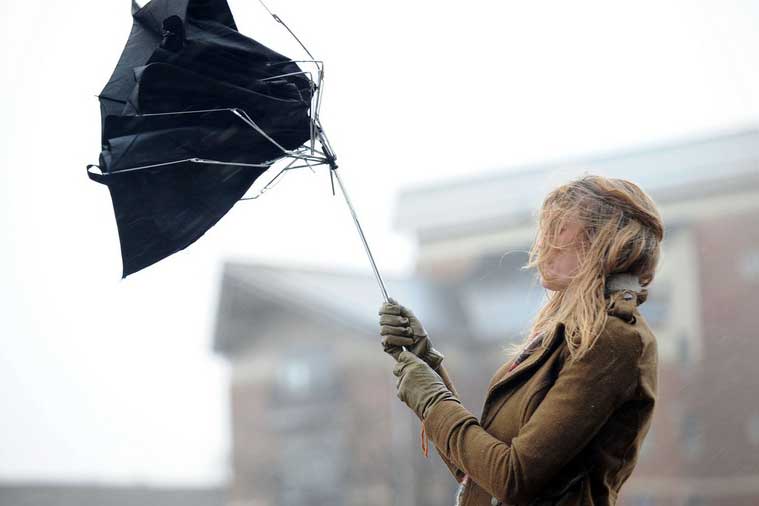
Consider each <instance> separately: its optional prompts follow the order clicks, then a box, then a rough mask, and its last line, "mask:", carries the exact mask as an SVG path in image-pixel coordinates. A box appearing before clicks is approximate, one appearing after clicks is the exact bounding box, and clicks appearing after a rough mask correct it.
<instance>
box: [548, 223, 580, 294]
mask: <svg viewBox="0 0 759 506" xmlns="http://www.w3.org/2000/svg"><path fill="white" fill-rule="evenodd" d="M581 232H582V224H581V223H579V222H578V221H573V220H568V221H567V222H566V224H565V225H564V226H563V227H562V229H561V231H560V232H559V235H558V238H557V247H556V248H555V249H554V251H552V252H550V255H549V261H548V262H547V263H546V264H545V265H544V266H543V267H542V268H540V269H538V270H539V272H540V282H541V284H542V285H543V286H544V287H545V288H547V289H548V290H553V291H559V290H564V289H565V288H566V287H567V286H569V282H570V281H571V280H572V277H573V276H574V275H575V274H576V273H577V269H578V267H579V265H580V250H579V244H580V241H578V240H577V239H578V238H579V237H580V233H581Z"/></svg>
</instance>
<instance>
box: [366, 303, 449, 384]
mask: <svg viewBox="0 0 759 506" xmlns="http://www.w3.org/2000/svg"><path fill="white" fill-rule="evenodd" d="M388 299H389V300H390V302H384V303H383V304H382V305H381V306H380V309H379V315H380V319H379V323H380V335H382V336H383V337H382V346H383V347H384V348H385V351H386V352H387V353H389V354H390V355H392V356H393V358H395V359H396V360H398V355H399V354H400V353H401V351H403V348H402V346H405V347H406V348H407V349H408V351H410V352H411V353H413V354H414V355H416V356H417V357H419V358H421V359H422V360H424V361H425V362H426V363H427V365H429V366H430V367H431V368H432V369H433V370H437V369H438V368H439V367H440V364H441V362H442V361H443V358H444V355H443V354H442V353H440V352H439V351H437V350H436V349H435V348H433V347H432V344H431V343H430V339H429V337H428V336H427V332H426V331H425V330H424V327H423V326H422V322H420V321H419V319H417V317H416V316H415V315H414V312H413V311H411V310H410V309H408V308H406V307H404V306H402V305H400V304H398V302H397V301H396V300H395V299H393V298H392V297H388Z"/></svg>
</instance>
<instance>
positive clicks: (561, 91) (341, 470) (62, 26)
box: [0, 0, 759, 506]
mask: <svg viewBox="0 0 759 506" xmlns="http://www.w3.org/2000/svg"><path fill="white" fill-rule="evenodd" d="M143 3H144V2H140V4H141V5H142V4H143ZM229 4H230V6H231V8H232V12H233V14H234V15H235V18H236V21H237V24H238V27H239V28H240V31H241V32H242V33H244V34H246V35H249V36H251V37H253V38H255V39H256V40H258V41H260V42H262V43H264V44H266V45H268V46H269V47H272V48H273V49H275V50H278V51H281V52H283V53H284V54H288V55H293V56H295V55H298V54H301V53H300V52H299V51H300V49H299V46H297V43H296V42H295V41H294V40H293V39H292V38H291V37H290V36H289V35H288V34H287V33H286V32H285V31H284V30H283V29H282V27H281V26H280V25H278V24H277V23H276V22H275V21H274V20H273V19H272V18H271V17H270V16H269V15H268V14H267V12H266V10H265V9H264V8H263V7H262V6H261V5H260V4H259V3H258V2H256V1H254V0H230V1H229ZM268 5H269V8H270V9H271V10H272V11H273V12H275V13H277V14H278V15H279V16H280V17H282V18H283V19H284V20H285V22H287V23H288V25H289V26H290V27H291V28H292V29H293V31H294V32H295V33H296V34H297V35H298V36H299V37H300V38H301V39H302V40H303V41H304V42H305V44H306V46H307V47H308V48H309V50H310V51H311V52H312V53H313V54H314V55H315V56H316V57H317V58H321V59H323V60H325V64H326V77H325V92H324V103H323V107H322V122H323V124H324V126H325V129H326V131H327V132H328V134H329V136H330V140H331V141H332V143H333V145H334V148H335V150H336V152H337V155H338V161H339V163H340V169H339V171H340V174H341V177H342V179H343V182H344V183H345V185H346V188H347V190H348V191H349V193H350V197H351V200H352V202H353V204H354V206H355V208H356V211H357V213H358V216H359V219H360V220H361V224H362V226H363V228H364V231H365V233H366V236H367V239H368V241H369V245H370V247H371V249H372V252H373V254H374V257H375V260H376V261H377V264H378V268H379V270H380V273H381V274H382V275H383V278H384V280H385V283H386V285H387V288H388V292H389V294H390V295H391V296H392V297H394V298H396V299H397V300H398V301H399V302H400V303H402V304H404V305H406V306H408V307H410V308H412V309H413V310H414V311H415V313H416V314H417V316H418V317H419V318H420V319H421V321H422V322H423V323H424V324H425V326H426V327H427V330H428V331H429V333H430V336H431V339H432V341H433V342H434V344H435V346H436V347H437V348H438V349H440V350H441V351H442V352H443V353H444V354H445V355H446V361H447V364H448V368H449V371H450V372H451V375H452V377H453V380H454V382H455V384H456V386H457V388H458V390H459V392H460V393H461V396H462V400H463V402H464V405H465V406H466V407H467V408H469V409H470V410H471V411H472V412H473V413H474V414H475V415H479V414H480V410H481V407H482V402H483V399H484V393H485V389H486V387H487V384H488V381H489V379H490V377H491V375H492V374H493V373H494V372H495V370H496V369H497V367H498V366H499V365H500V364H501V363H502V362H503V360H504V357H505V352H504V348H505V346H507V345H508V344H510V343H512V342H516V341H519V340H521V339H522V337H523V335H524V334H523V333H524V331H525V330H526V329H527V328H528V326H529V322H530V319H531V318H532V316H533V315H534V313H535V310H536V309H537V307H538V306H539V305H540V304H541V302H542V301H543V298H544V297H545V293H544V291H543V289H542V287H540V285H539V283H537V281H536V280H535V278H534V276H533V274H532V273H531V272H526V271H522V270H520V266H521V265H523V264H524V263H525V261H526V250H527V249H528V248H529V246H530V243H531V240H532V237H533V234H534V224H535V213H536V211H537V208H538V206H539V204H540V202H541V200H542V197H543V196H544V195H545V193H546V192H547V191H549V190H550V189H551V188H553V187H554V186H556V185H558V184H561V183H563V182H564V181H566V180H567V179H569V178H571V177H574V176H576V175H579V174H582V173H586V172H589V173H598V174H603V175H607V176H612V177H622V178H626V179H630V180H632V181H634V182H636V183H638V184H640V185H641V186H642V187H643V188H644V189H645V190H646V191H648V192H649V193H650V194H651V196H652V197H653V198H654V200H655V201H656V202H657V203H658V204H659V206H660V209H661V211H662V214H663V217H664V220H665V223H666V226H667V229H666V237H665V242H664V245H663V250H664V251H663V257H662V260H661V264H660V270H659V273H658V275H657V278H656V280H655V281H654V283H653V285H652V286H651V288H650V296H649V300H648V301H646V302H645V303H644V304H643V305H642V306H641V311H642V313H643V314H644V315H645V316H646V318H647V319H648V321H649V323H650V324H651V326H652V327H653V329H654V331H655V333H656V335H657V338H658V340H659V352H660V357H659V358H660V365H659V376H660V382H659V398H658V404H657V408H656V412H655V415H654V422H653V425H652V429H651V431H650V433H649V435H648V436H647V438H646V440H645V444H644V447H643V450H642V454H641V458H640V460H639V463H638V466H637V468H636V469H635V472H634V473H633V475H632V477H631V478H630V479H629V480H628V481H627V482H626V483H625V485H624V486H623V487H622V493H621V496H620V501H619V504H621V505H624V506H650V505H656V506H664V505H667V506H670V505H671V506H701V505H712V504H714V505H717V504H718V505H721V506H744V505H745V506H749V505H756V504H759V403H757V402H756V391H757V388H759V370H758V369H757V367H756V366H755V364H754V358H755V357H756V356H757V353H758V352H759V341H757V339H756V332H755V329H756V328H757V326H756V323H755V312H756V310H755V306H756V302H755V300H756V294H757V289H759V227H757V225H756V223H757V221H759V91H757V90H759V64H757V61H759V59H758V58H757V56H759V54H758V53H759V49H758V48H759V35H758V34H757V31H756V29H755V28H756V26H757V22H759V4H757V3H756V2H754V1H751V0H743V1H739V0H734V1H730V0H719V1H717V0H712V1H692V0H691V1H676V0H672V1H668V2H654V1H639V2H634V3H633V2H628V3H624V4H622V3H616V2H614V3H612V2H603V1H589V0H578V1H575V2H571V3H569V2H562V3H560V2H545V1H536V2H529V3H524V2H512V1H507V2H497V3H495V2H486V1H469V2H432V1H426V0H425V1H415V2H401V1H398V0H388V1H384V2H381V3H371V2H336V1H331V2H326V1H325V2H315V1H310V2H308V1H305V0H278V1H275V0H270V1H269V2H268ZM0 13H1V14H2V15H1V16H0V23H2V30H0V48H1V49H0V51H2V53H0V54H2V62H1V63H2V68H3V80H2V83H1V84H0V85H1V86H2V91H3V93H1V94H0V110H1V111H2V116H0V117H1V118H2V119H1V120H0V128H1V129H2V130H1V133H2V135H0V157H1V158H0V160H1V161H2V170H1V171H0V223H1V224H2V232H3V233H2V234H0V399H2V401H1V402H2V404H0V505H2V506H5V505H39V506H44V505H48V504H50V505H78V506H87V505H136V504H141V505H142V504H152V505H173V504H183V505H195V504H197V505H219V506H221V505H234V506H243V505H244V506H261V505H290V504H314V505H323V504H338V505H339V504H345V505H349V504H369V505H408V504H418V505H439V504H453V500H454V493H455V490H456V485H457V484H456V482H455V481H454V479H453V477H452V476H451V475H450V473H449V472H448V470H447V468H446V467H445V466H444V464H443V463H442V461H441V460H440V458H439V457H438V456H437V455H435V453H434V448H433V449H432V450H431V453H430V458H429V459H425V458H424V456H423V455H422V454H421V449H420V444H419V433H418V431H419V428H420V427H419V423H418V421H417V419H416V417H415V415H413V413H411V412H410V411H409V410H408V409H407V408H406V407H405V406H403V405H402V403H400V401H399V400H398V399H397V398H396V397H395V389H394V377H393V376H392V373H391V369H392V359H390V357H389V356H387V355H385V354H384V353H383V352H382V348H381V346H380V344H379V335H378V325H377V320H378V316H377V310H378V308H379V306H380V304H381V303H382V297H381V293H380V291H379V289H378V287H377V284H376V282H375V280H374V278H373V276H372V272H371V268H370V265H369V262H368V259H367V257H366V255H365V252H364V250H363V246H362V244H361V241H360V239H359V237H358V235H357V233H356V229H355V226H354V224H353V222H352V219H351V216H350V213H349V210H348V207H347V206H346V204H345V201H344V200H343V198H342V196H341V195H340V194H339V193H338V194H337V195H333V194H332V189H331V185H330V181H329V174H328V173H327V169H324V170H317V171H315V172H311V171H306V170H304V171H302V172H296V171H290V172H288V173H287V174H288V175H287V177H285V178H284V179H283V180H282V181H281V182H280V183H279V184H278V185H277V186H276V187H275V188H274V189H272V190H270V191H268V192H267V193H266V194H265V195H263V196H262V197H261V198H260V199H256V200H253V201H246V202H240V203H239V204H238V205H236V206H235V208H233V209H232V211H231V212H230V213H229V214H228V215H227V216H225V217H224V219H222V220H221V221H220V222H219V224H218V225H216V226H215V227H213V228H212V229H211V230H210V231H209V232H208V233H207V234H205V235H204V236H203V237H202V238H201V239H200V240H198V241H197V243H195V244H193V245H192V246H191V247H190V248H188V249H187V250H185V251H183V252H180V253H178V254H176V255H174V256H172V257H170V258H168V259H166V260H164V261H162V262H160V263H159V264H156V265H154V266H152V267H149V268H147V269H146V270H144V271H141V272H139V273H137V274H135V275H133V276H130V277H129V278H127V279H124V280H121V279H120V273H121V263H120V262H121V260H120V253H119V243H118V235H117V230H116V226H115V220H114V218H113V211H112V206H111V201H110V196H109V195H108V192H107V191H106V189H105V188H103V187H102V186H99V185H96V184H93V183H92V182H91V181H89V179H88V178H87V176H86V174H85V165H86V164H87V163H93V162H95V161H96V160H97V156H98V154H99V150H100V142H99V141H100V130H99V129H100V118H99V107H98V102H97V98H96V95H97V93H99V92H100V90H101V89H102V87H103V85H104V84H105V82H106V80H107V79H108V77H109V76H110V73H111V71H112V70H113V67H114V66H115V64H116V60H117V58H118V56H119V54H120V53H121V50H122V48H123V45H124V42H125V41H126V38H127V35H128V33H129V29H130V27H131V17H130V5H129V2H128V1H126V0H101V1H99V2H79V3H71V2H68V3H66V2H52V3H51V2H46V3H43V2H39V1H23V2H22V1H21V0H6V1H5V2H3V3H2V4H1V5H0ZM273 170H274V169H273ZM272 175H273V174H272ZM266 176H267V175H264V176H263V177H261V178H259V179H260V182H261V185H262V184H265V182H267V181H268V180H269V179H270V178H269V177H266ZM259 186H260V185H259ZM256 189H257V188H256V187H254V191H255V190H256ZM337 191H338V192H339V189H338V190H337Z"/></svg>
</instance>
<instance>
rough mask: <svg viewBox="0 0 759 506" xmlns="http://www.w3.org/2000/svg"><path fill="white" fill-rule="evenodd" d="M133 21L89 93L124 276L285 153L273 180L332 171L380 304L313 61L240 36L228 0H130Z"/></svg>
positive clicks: (190, 231) (182, 244) (240, 193)
mask: <svg viewBox="0 0 759 506" xmlns="http://www.w3.org/2000/svg"><path fill="white" fill-rule="evenodd" d="M264 7H265V5H264ZM267 10H268V9H267ZM269 13H270V14H272V13H271V11H269ZM272 16H273V17H274V19H275V20H276V21H277V22H279V23H281V24H282V25H283V26H285V28H286V29H287V30H288V31H289V32H290V33H291V34H292V31H290V29H289V28H287V26H286V25H285V24H284V23H283V22H282V20H281V19H280V18H279V17H278V16H276V15H274V14H272ZM132 17H133V25H132V31H131V33H130V35H129V39H128V41H127V43H126V46H125V48H124V50H123V52H122V54H121V57H120V59H119V62H118V64H117V65H116V68H115V70H114V71H113V74H112V76H111V78H110V79H109V80H108V83H107V84H106V86H105V88H103V90H102V92H101V93H100V95H99V96H98V98H99V100H100V108H101V127H102V139H101V144H102V145H101V153H100V161H99V164H98V165H89V166H88V167H87V170H88V174H89V176H90V178H92V179H93V180H95V181H97V182H99V183H103V184H105V185H107V186H108V189H109V191H110V194H111V199H112V202H113V209H114V213H115V215H116V223H117V226H118V231H119V240H120V243H121V254H122V261H123V276H124V277H126V276H127V275H129V274H132V273H134V272H136V271H138V270H140V269H143V268H145V267H147V266H149V265H151V264H153V263H155V262H157V261H159V260H161V259H163V258H165V257H167V256H169V255H171V254H173V253H176V252H177V251H180V250H182V249H184V248H186V247H187V246H189V245H190V244H192V243H193V242H194V241H196V240H197V239H198V238H199V237H200V236H201V235H203V234H204V233H205V232H206V230H208V229H209V228H210V227H212V226H213V225H214V224H215V223H216V222H217V221H218V220H219V219H221V218H222V217H223V216H224V215H225V214H226V213H227V212H228V211H229V210H230V209H231V207H232V206H233V205H234V204H235V203H236V202H237V201H238V200H240V199H241V198H243V197H244V196H245V194H246V192H247V191H248V190H249V189H250V187H251V185H252V184H253V183H254V182H255V180H256V179H257V178H258V177H259V176H260V175H261V174H263V173H264V172H265V171H266V170H267V169H269V168H270V167H271V166H272V165H274V164H275V163H276V162H277V161H279V160H283V159H286V160H287V162H286V165H285V166H284V168H283V169H282V170H281V171H280V172H279V173H278V174H277V175H276V176H275V177H274V179H276V178H277V177H278V176H279V175H280V174H282V173H283V172H284V171H285V170H292V169H296V168H303V167H311V168H313V167H316V166H319V165H325V166H328V167H329V169H330V178H331V177H332V175H334V176H335V178H336V179H337V181H338V183H339V185H340V188H341V190H342V193H343V195H344V197H345V199H346V202H347V204H348V206H349V208H350V211H351V214H352V216H353V219H354V222H355V224H356V227H357V229H358V231H359V235H360V237H361V240H362V241H363V244H364V247H365V249H366V252H367V255H368V256H369V260H370V262H371V265H372V268H373V269H374V273H375V277H376V278H377V281H378V283H379V286H380V289H381V291H382V294H383V297H384V299H385V300H386V301H387V300H388V296H387V292H386V290H385V287H384V284H383V282H382V278H381V277H380V275H379V272H378V270H377V267H376V265H375V263H374V259H373V258H372V255H371V251H370V250H369V247H368V244H367V242H366V239H365V237H364V234H363V232H362V230H361V226H360V224H359V222H358V219H357V217H356V213H355V211H354V209H353V206H352V204H351V202H350V199H349V198H348V195H347V193H346V191H345V188H344V186H343V184H342V182H341V181H340V178H339V176H338V175H337V164H336V161H335V160H336V158H335V155H334V152H333V151H332V149H331V147H330V144H329V142H328V140H327V138H326V135H325V133H324V130H323V128H322V126H321V123H320V121H319V106H320V102H321V100H320V98H321V90H322V78H323V65H322V62H320V61H317V60H315V59H314V58H313V56H311V54H310V53H309V52H308V50H307V49H306V48H305V47H304V46H303V44H301V47H303V49H304V50H305V51H306V53H307V54H308V56H309V59H304V60H298V61H296V60H293V59H291V58H288V57H286V56H284V55H281V54H279V53H277V52H275V51H272V50H271V49H269V48H267V47H266V46H264V45H262V44H260V43H258V42H256V41H255V40H253V39H251V38H249V37H246V36H244V35H242V34H240V33H239V32H238V31H237V27H236V25H235V22H234V19H233V17H232V13H231V11H230V9H229V6H228V4H227V2H226V0H151V1H150V2H149V3H147V4H146V5H145V6H143V7H142V8H140V7H139V5H137V3H136V2H134V1H132ZM293 36H294V34H293ZM296 40H297V37H296ZM298 42H299V43H300V40H298ZM298 63H301V64H307V65H310V66H313V68H314V72H309V71H307V70H304V69H302V68H301V67H300V66H299V65H298ZM314 74H315V76H316V77H315V78H314ZM95 167H97V168H98V169H99V171H95V170H94V168H95ZM274 179H272V181H271V182H270V183H269V184H267V185H266V187H265V188H264V189H266V188H268V187H269V185H270V184H271V183H272V182H273V181H274ZM333 192H334V185H333ZM253 198H255V197H253Z"/></svg>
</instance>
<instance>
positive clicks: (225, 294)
mask: <svg viewBox="0 0 759 506" xmlns="http://www.w3.org/2000/svg"><path fill="white" fill-rule="evenodd" d="M383 280H384V282H385V287H386V289H387V291H388V293H389V295H390V296H391V297H393V298H394V299H395V300H396V301H397V302H399V303H400V304H403V305H404V306H406V307H408V308H411V309H412V310H413V311H414V313H415V314H416V315H417V316H419V318H420V319H421V320H422V321H423V322H425V325H426V330H427V332H428V333H433V334H435V335H438V336H440V337H441V338H443V339H444V338H445V337H444V336H447V335H451V334H455V333H461V332H465V331H466V328H467V325H466V324H467V322H466V321H465V319H464V320H462V315H463V313H462V309H461V307H460V306H459V303H458V301H457V298H456V296H455V294H454V293H452V291H451V290H449V289H447V288H446V287H445V286H444V284H443V283H441V282H438V281H434V280H429V279H420V278H417V277H414V278H411V279H402V278H392V277H390V278H387V277H384V276H383ZM262 300H267V301H269V303H271V304H273V305H278V306H280V307H282V306H284V307H287V308H288V309H289V310H291V311H296V312H298V313H301V314H306V315H308V316H309V317H312V318H314V319H318V320H321V321H326V322H331V323H332V324H336V325H341V326H344V327H348V328H350V329H353V330H355V331H356V332H357V334H358V335H359V336H365V337H367V338H370V337H371V336H376V337H377V339H379V334H378V321H379V315H378V310H379V308H380V305H381V303H382V296H381V293H380V290H379V286H378V285H377V282H376V280H375V279H374V277H373V276H372V275H371V274H367V273H365V272H356V271H348V270H341V271H337V270H325V269H317V268H306V267H297V268H293V267H291V266H287V265H273V264H270V263H265V264H264V263H252V264H248V263H238V262H228V263H226V264H225V265H224V272H223V277H222V288H221V301H220V304H219V313H218V318H217V322H216V323H217V325H216V332H215V337H214V349H215V350H216V351H219V352H221V353H225V354H226V353H233V352H235V351H237V350H239V349H241V346H244V345H245V343H246V342H250V341H253V340H255V338H256V335H257V334H258V333H259V331H258V329H260V328H267V326H268V322H266V319H267V314H269V315H271V314H272V312H271V311H266V310H260V309H261V308H258V309H259V310H256V308H255V307H254V306H256V305H257V304H258V302H257V301H262ZM238 303H242V304H243V305H245V306H247V308H239V305H238Z"/></svg>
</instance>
